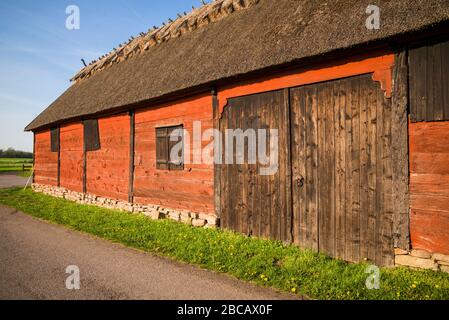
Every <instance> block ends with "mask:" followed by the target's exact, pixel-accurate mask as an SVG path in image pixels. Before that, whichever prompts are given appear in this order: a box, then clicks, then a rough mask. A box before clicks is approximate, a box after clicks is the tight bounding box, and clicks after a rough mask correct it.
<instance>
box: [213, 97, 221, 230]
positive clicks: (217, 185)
mask: <svg viewBox="0 0 449 320" xmlns="http://www.w3.org/2000/svg"><path fill="white" fill-rule="evenodd" d="M211 94H212V110H213V117H214V129H215V130H220V108H219V103H218V96H217V89H216V88H212V90H211ZM214 141H215V140H214ZM216 147H217V143H215V148H216ZM215 148H214V155H215V152H217V150H216V149H215ZM220 153H221V150H220ZM221 156H222V155H221V154H220V157H221ZM214 158H215V157H214ZM216 162H217V161H216V159H215V160H214V203H215V205H214V207H215V215H216V216H217V218H218V226H220V218H221V164H219V163H216Z"/></svg>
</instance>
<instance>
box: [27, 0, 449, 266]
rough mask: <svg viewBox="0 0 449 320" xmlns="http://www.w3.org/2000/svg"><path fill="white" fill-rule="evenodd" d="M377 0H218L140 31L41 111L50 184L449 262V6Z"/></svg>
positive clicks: (378, 258) (363, 252)
mask: <svg viewBox="0 0 449 320" xmlns="http://www.w3.org/2000/svg"><path fill="white" fill-rule="evenodd" d="M377 2H378V4H377V7H376V6H375V7H373V6H370V2H369V1H355V0H354V1H350V0H334V1H311V0H301V1H299V0H278V1H271V0H216V1H213V2H211V3H210V4H206V5H204V6H203V7H201V8H199V9H195V10H193V11H192V12H191V13H188V14H186V15H184V16H180V17H179V18H178V19H176V20H175V21H173V22H170V23H169V24H167V25H164V26H163V27H161V28H157V29H153V30H150V31H148V32H147V33H143V34H141V35H140V36H138V37H136V38H132V39H131V40H130V41H129V42H128V43H126V44H124V45H122V46H120V47H119V48H118V49H116V50H114V51H112V52H110V53H109V54H107V55H106V56H104V57H102V58H100V59H99V60H98V61H93V62H92V63H91V64H89V65H88V66H86V67H85V68H83V69H82V70H81V71H80V72H79V73H78V74H76V75H75V76H74V78H73V79H72V81H73V84H72V86H71V87H70V88H69V89H68V90H67V91H66V92H65V93H64V94H62V95H61V96H60V97H59V98H58V99H57V100H56V101H55V102H54V103H53V104H51V105H50V106H49V107H48V108H47V109H46V110H45V111H44V112H42V114H40V115H39V116H38V117H37V118H36V119H35V120H34V121H33V122H32V123H31V124H29V125H28V126H27V128H26V130H29V131H33V132H34V136H35V143H34V148H35V159H34V160H35V172H34V188H35V190H37V191H43V192H46V193H49V194H53V195H56V196H60V197H65V198H67V199H70V200H76V201H78V202H81V203H89V204H96V205H102V206H106V207H110V208H119V209H124V210H129V211H134V212H141V213H144V214H147V215H150V216H152V217H153V218H160V217H161V216H167V217H170V218H172V219H175V220H179V221H183V222H185V223H189V224H192V225H194V226H220V227H222V228H225V229H230V230H234V231H237V232H240V233H244V234H247V235H251V236H257V237H264V238H272V239H278V240H282V241H284V242H288V243H295V244H297V245H299V246H301V247H306V248H312V249H315V250H319V251H322V252H325V253H327V254H329V255H331V256H334V257H338V258H342V259H345V260H347V261H353V262H358V261H363V260H365V259H367V260H369V261H373V262H374V263H376V264H379V265H394V264H395V263H396V264H400V265H404V264H405V265H413V266H420V267H426V268H433V269H436V268H441V269H445V268H446V269H447V267H445V266H446V265H448V264H449V263H448V262H449V260H448V259H449V151H448V150H449V148H448V147H447V145H448V144H449V31H448V30H449V28H448V26H449V6H448V5H447V1H446V0H429V1H425V2H417V1H405V0H398V1H377ZM376 8H377V9H376ZM376 19H378V21H377V20H376ZM377 22H378V23H377ZM376 23H377V24H376ZM211 129H215V131H212V130H211ZM198 130H199V131H198ZM231 130H232V131H231ZM239 130H240V132H243V133H244V135H243V138H242V137H241V138H242V140H240V143H242V144H241V147H242V148H243V151H240V153H239V151H237V154H236V155H235V157H234V154H232V157H231V158H228V157H227V155H226V154H225V153H226V151H225V149H226V148H223V146H228V144H227V143H229V142H230V141H228V140H227V138H229V136H227V133H228V132H233V133H234V134H235V133H236V132H239ZM251 130H253V131H251ZM174 132H181V133H182V134H180V135H179V139H178V140H173V139H172V138H173V133H174ZM211 132H214V133H212V134H211ZM217 132H218V134H219V135H215V136H214V134H215V133H217ZM225 132H226V134H224V133H225ZM252 132H259V133H260V132H265V133H266V132H268V138H269V140H268V142H267V143H265V144H261V142H260V141H261V140H260V136H258V135H257V136H256V135H252ZM198 134H199V137H200V139H199V143H198V141H197V140H198V139H197V140H195V135H196V136H198ZM222 134H224V135H222ZM205 136H206V138H205ZM207 137H208V138H207ZM211 137H212V138H213V137H215V139H210V138H211ZM220 137H221V139H219V138H220ZM225 137H227V138H225ZM231 138H232V139H234V138H235V136H231ZM251 139H257V141H258V142H259V151H260V146H261V145H263V148H262V149H263V150H269V152H266V153H265V155H267V156H269V157H268V160H270V161H274V162H275V166H274V167H273V168H274V169H275V170H274V171H273V172H271V173H270V174H261V172H263V170H265V169H267V167H266V166H267V165H269V164H270V163H271V162H266V161H265V162H262V161H260V159H258V160H259V162H257V161H256V162H251V159H250V158H251V157H250V155H252V154H253V152H255V151H254V150H252V149H251V147H250V145H251V144H250V141H251ZM235 140H236V141H237V142H236V143H237V144H236V145H238V143H239V142H238V137H237V138H236V139H235ZM218 142H220V143H218ZM231 143H232V144H231V146H232V150H234V149H233V148H234V142H233V141H231ZM176 146H178V147H179V146H181V147H180V148H179V149H177V151H176V152H175V153H173V150H175V149H174V148H175V147H176ZM211 146H212V147H215V150H214V148H211ZM273 146H275V147H276V148H275V149H273V148H271V147H273ZM208 148H209V149H208ZM236 148H237V147H236ZM205 150H206V151H205ZM274 150H276V152H275V153H274ZM173 154H175V155H178V156H179V157H178V158H179V159H180V160H179V159H178V160H177V161H174V160H173ZM211 154H212V157H213V156H215V162H210V161H202V160H204V158H207V156H208V155H209V156H211ZM254 154H255V153H254ZM257 155H258V156H259V157H260V153H257ZM198 159H199V161H198ZM238 159H243V161H239V160H238ZM265 160H266V159H265Z"/></svg>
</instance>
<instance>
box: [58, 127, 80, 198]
mask: <svg viewBox="0 0 449 320" xmlns="http://www.w3.org/2000/svg"><path fill="white" fill-rule="evenodd" d="M83 134H84V133H83V125H82V123H74V124H70V125H65V126H62V127H61V132H60V148H61V155H60V158H61V160H60V161H61V163H60V167H61V168H60V171H61V177H60V185H61V187H63V188H67V189H70V190H73V191H76V192H83V155H84V152H83Z"/></svg>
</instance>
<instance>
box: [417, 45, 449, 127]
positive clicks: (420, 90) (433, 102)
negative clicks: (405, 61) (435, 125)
mask: <svg viewBox="0 0 449 320" xmlns="http://www.w3.org/2000/svg"><path fill="white" fill-rule="evenodd" d="M409 64H410V108H411V120H412V122H420V121H441V120H449V40H446V41H442V42H431V41H428V42H427V43H424V44H422V45H421V46H419V47H413V48H411V49H410V54H409Z"/></svg>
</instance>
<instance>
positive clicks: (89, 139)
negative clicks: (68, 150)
mask: <svg viewBox="0 0 449 320" xmlns="http://www.w3.org/2000/svg"><path fill="white" fill-rule="evenodd" d="M83 136H84V138H83V140H84V149H85V151H86V152H87V151H97V150H100V149H101V143H100V128H99V126H98V119H90V120H84V121H83Z"/></svg>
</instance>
